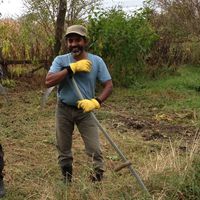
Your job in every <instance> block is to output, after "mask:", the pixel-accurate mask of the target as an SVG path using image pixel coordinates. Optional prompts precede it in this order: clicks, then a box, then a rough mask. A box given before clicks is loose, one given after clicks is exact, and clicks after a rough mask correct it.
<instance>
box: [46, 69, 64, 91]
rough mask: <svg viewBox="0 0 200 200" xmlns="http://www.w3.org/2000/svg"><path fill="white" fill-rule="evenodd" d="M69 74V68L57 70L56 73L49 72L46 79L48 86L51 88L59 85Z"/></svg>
mask: <svg viewBox="0 0 200 200" xmlns="http://www.w3.org/2000/svg"><path fill="white" fill-rule="evenodd" d="M67 74H68V70H67V69H63V70H62V71H59V72H55V73H52V72H49V73H48V74H47V76H46V80H45V85H46V87H48V88H49V87H52V86H55V85H57V84H58V83H60V82H61V81H62V80H63V79H64V78H65V77H66V76H67Z"/></svg>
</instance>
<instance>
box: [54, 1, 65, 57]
mask: <svg viewBox="0 0 200 200" xmlns="http://www.w3.org/2000/svg"><path fill="white" fill-rule="evenodd" d="M66 11H67V0H60V1H59V10H58V15H57V19H56V30H55V44H54V56H57V55H58V54H59V51H60V48H61V40H62V37H63V31H64V25H65V15H66Z"/></svg>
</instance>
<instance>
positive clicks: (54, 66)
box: [49, 56, 62, 73]
mask: <svg viewBox="0 0 200 200" xmlns="http://www.w3.org/2000/svg"><path fill="white" fill-rule="evenodd" d="M61 68H62V64H61V59H60V58H59V57H58V56H57V57H56V58H55V59H54V61H53V62H52V65H51V67H50V69H49V72H53V73H55V72H59V71H60V70H61Z"/></svg>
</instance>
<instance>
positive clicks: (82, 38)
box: [45, 25, 113, 182]
mask: <svg viewBox="0 0 200 200" xmlns="http://www.w3.org/2000/svg"><path fill="white" fill-rule="evenodd" d="M65 41H66V44H67V47H68V49H69V51H70V53H68V54H65V55H61V56H57V57H56V58H55V59H54V61H53V63H52V66H51V67H50V70H49V72H48V74H47V76H46V81H45V83H46V86H47V87H51V86H54V85H57V84H58V85H59V87H58V103H57V109H56V139H57V149H58V154H59V155H58V160H59V165H60V167H61V171H62V175H63V176H64V180H66V181H68V182H71V178H72V163H73V156H72V151H71V147H72V133H73V130H74V125H75V124H76V125H77V127H78V129H79V132H80V133H81V137H82V139H83V141H84V144H85V149H86V153H87V155H88V156H90V157H91V158H92V159H93V166H94V174H93V175H92V176H91V180H92V181H101V180H102V178H103V172H104V168H103V157H102V152H101V149H100V145H99V137H98V127H97V125H96V123H95V122H94V120H93V118H92V117H91V115H90V113H89V112H90V111H92V110H94V109H98V108H100V107H101V104H102V102H104V101H105V100H106V99H107V97H108V96H109V95H110V94H111V92H112V88H113V84H112V80H111V76H110V74H109V72H108V69H107V67H106V65H105V63H104V61H103V60H102V58H100V57H99V56H97V55H93V54H91V53H88V52H87V51H86V47H87V45H88V36H87V29H86V28H85V27H84V26H82V25H73V26H70V27H68V28H67V32H66V35H65ZM72 76H73V77H74V79H75V81H76V82H77V84H78V86H79V88H80V91H81V93H82V95H83V96H84V99H83V100H79V98H78V95H77V94H76V92H75V90H74V88H73V84H72V81H71V77H72ZM96 80H99V81H100V82H101V83H102V85H103V90H102V92H101V93H100V95H99V96H98V97H97V98H95V85H96Z"/></svg>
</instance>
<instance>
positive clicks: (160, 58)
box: [145, 0, 200, 71]
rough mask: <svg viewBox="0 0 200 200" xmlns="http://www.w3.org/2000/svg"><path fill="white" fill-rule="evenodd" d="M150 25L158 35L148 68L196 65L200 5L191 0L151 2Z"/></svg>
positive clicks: (158, 0) (147, 5) (158, 68)
mask: <svg viewBox="0 0 200 200" xmlns="http://www.w3.org/2000/svg"><path fill="white" fill-rule="evenodd" d="M145 5H146V7H147V8H149V10H150V11H151V12H149V16H148V19H149V22H150V23H151V24H152V26H153V27H154V28H155V30H156V32H157V34H158V35H159V36H160V40H159V42H158V43H157V44H156V46H155V47H154V49H153V50H152V52H151V56H150V57H149V65H151V66H152V68H153V66H155V65H156V66H157V68H155V69H152V70H159V71H161V70H162V67H164V68H165V67H171V66H178V65H182V64H199V40H200V38H199V33H200V29H199V25H198V23H199V20H200V4H199V3H198V1H193V0H187V1H185V0H173V1H171V0H150V1H147V2H146V4H145Z"/></svg>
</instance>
